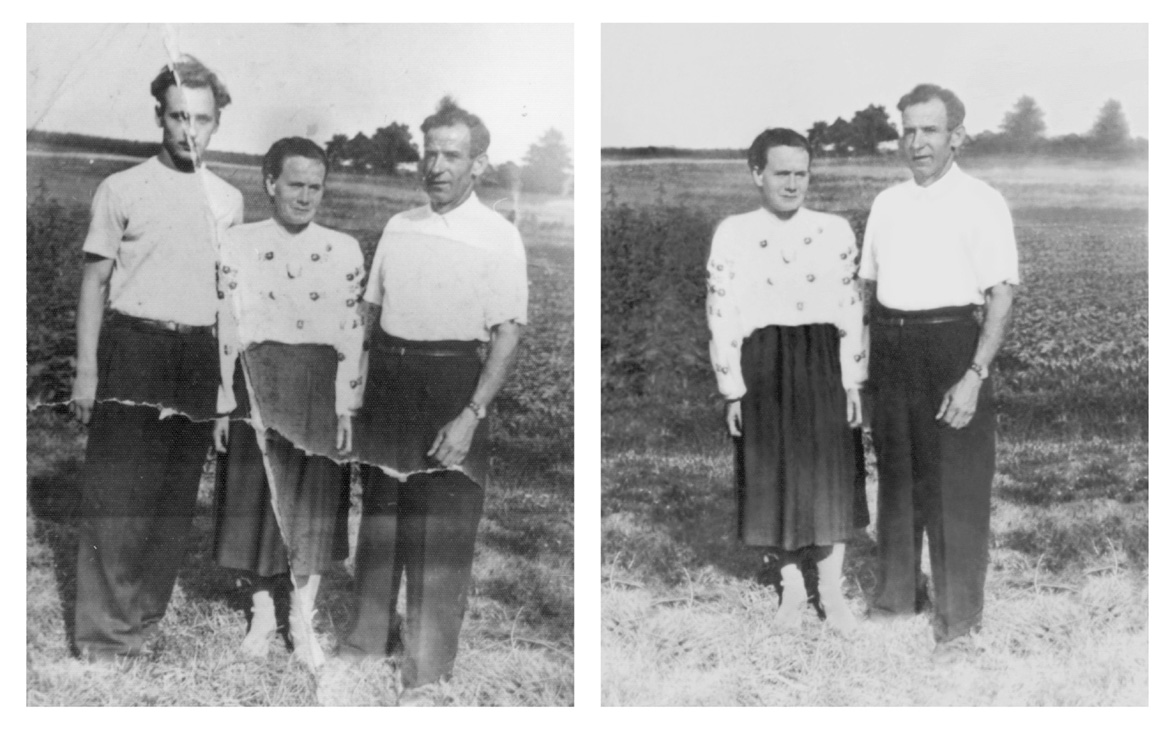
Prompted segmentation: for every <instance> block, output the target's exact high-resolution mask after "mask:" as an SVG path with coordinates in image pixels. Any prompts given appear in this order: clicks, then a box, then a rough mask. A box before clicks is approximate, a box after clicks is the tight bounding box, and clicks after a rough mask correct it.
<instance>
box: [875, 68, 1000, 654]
mask: <svg viewBox="0 0 1174 732" xmlns="http://www.w3.org/2000/svg"><path fill="white" fill-rule="evenodd" d="M897 108H898V109H899V110H900V111H901V122H902V126H903V127H904V134H903V136H902V138H901V150H902V153H903V154H904V156H905V160H906V162H907V164H908V165H909V169H910V170H911V171H912V173H913V180H911V181H907V182H905V183H901V184H899V185H896V186H893V187H892V188H889V189H887V190H885V191H883V192H882V193H881V194H880V195H879V196H877V198H876V201H875V202H873V204H872V212H871V214H870V215H869V219H868V228H867V231H866V232H865V235H864V251H863V255H862V259H861V263H860V277H861V279H864V280H867V281H869V282H868V283H867V284H868V285H869V290H870V292H873V291H874V292H875V303H874V306H873V308H872V317H871V321H870V324H871V336H872V344H871V348H872V350H871V374H870V378H869V384H870V388H872V389H873V390H874V392H875V395H876V409H875V414H874V416H873V430H874V435H875V439H876V443H875V444H876V453H877V470H878V474H879V487H878V498H877V544H878V548H879V558H878V559H879V564H880V572H879V575H880V577H879V582H878V587H877V597H876V599H875V600H874V602H873V606H872V608H871V610H870V615H871V616H872V617H878V616H879V617H883V616H888V615H899V614H908V613H913V612H914V611H915V610H916V609H917V606H918V604H919V602H918V600H919V597H918V595H919V594H921V593H922V590H921V588H919V584H921V572H920V569H919V566H918V565H919V563H920V559H921V537H922V534H923V533H926V534H928V536H929V552H930V567H931V570H932V574H933V588H934V593H933V608H934V638H935V640H936V641H937V647H936V649H935V652H934V659H935V661H951V660H954V659H956V658H958V657H959V656H962V655H965V654H966V653H968V652H969V651H970V649H971V647H972V644H971V641H970V633H971V632H972V631H974V630H977V629H978V628H979V626H980V625H981V623H982V606H983V584H984V581H985V578H986V565H987V542H988V539H989V537H990V516H991V482H992V480H993V479H994V473H995V414H994V406H993V403H992V402H993V399H992V394H991V385H990V382H989V381H987V376H988V374H989V369H990V366H991V363H992V362H993V361H994V358H995V354H996V353H997V352H998V350H999V345H1000V344H1001V343H1002V341H1003V335H1004V333H1005V331H1006V328H1007V324H1008V323H1009V322H1010V316H1011V301H1012V296H1013V288H1014V286H1015V285H1017V284H1019V265H1018V258H1017V253H1016V246H1015V232H1014V229H1013V227H1012V225H1011V213H1010V211H1009V210H1008V208H1007V204H1006V202H1005V201H1004V200H1003V197H1002V196H1001V195H999V193H998V192H997V191H995V190H994V189H993V188H991V187H990V186H988V185H987V184H986V183H983V182H982V181H980V180H977V179H976V178H972V177H970V176H969V175H967V174H966V173H964V172H962V170H960V169H959V168H958V164H957V163H956V162H955V160H954V158H955V155H956V154H957V151H958V147H959V146H960V145H961V144H962V141H963V140H964V139H965V138H966V130H965V128H964V127H963V126H962V123H963V120H964V118H965V115H966V108H965V107H964V106H963V105H962V102H961V100H959V99H958V97H957V96H956V95H955V94H954V93H953V92H951V91H950V90H948V89H943V88H941V87H939V86H935V85H933V84H922V85H919V86H917V87H916V88H914V89H913V90H912V91H911V92H909V93H908V94H906V95H905V96H904V97H902V98H901V100H900V102H899V103H898V104H897ZM976 316H981V317H976ZM980 322H981V324H980Z"/></svg>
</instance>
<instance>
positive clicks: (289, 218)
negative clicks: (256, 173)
mask: <svg viewBox="0 0 1174 732" xmlns="http://www.w3.org/2000/svg"><path fill="white" fill-rule="evenodd" d="M265 190H266V191H268V193H269V197H270V198H272V199H273V218H275V219H277V223H279V224H281V225H282V226H284V227H285V228H287V229H295V230H296V229H302V228H305V226H306V225H307V224H309V223H310V222H311V221H313V220H314V214H316V213H317V212H318V204H320V203H322V193H323V192H324V191H325V190H326V166H325V165H323V164H322V161H321V160H315V159H314V158H303V157H300V156H298V157H288V158H286V159H285V162H284V163H282V166H281V175H279V176H277V178H272V177H270V178H266V179H265Z"/></svg>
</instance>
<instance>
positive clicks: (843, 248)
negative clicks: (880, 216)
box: [836, 219, 868, 390]
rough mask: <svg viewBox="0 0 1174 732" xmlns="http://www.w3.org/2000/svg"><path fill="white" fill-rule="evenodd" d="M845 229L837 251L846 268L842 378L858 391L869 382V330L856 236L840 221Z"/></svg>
mask: <svg viewBox="0 0 1174 732" xmlns="http://www.w3.org/2000/svg"><path fill="white" fill-rule="evenodd" d="M840 222H841V225H842V229H841V231H840V232H839V235H838V237H837V245H836V249H837V251H838V252H839V255H838V256H839V258H840V259H839V261H840V262H841V264H842V266H843V274H842V277H841V278H840V288H841V291H840V297H839V298H838V303H837V304H838V306H839V307H838V314H837V326H838V327H839V331H840V377H841V379H842V381H843V385H844V389H845V390H847V389H859V388H860V387H861V386H862V385H863V384H864V382H865V381H866V380H867V379H868V328H867V326H866V325H865V324H864V301H863V298H861V296H860V283H859V280H858V279H857V276H856V275H857V266H856V234H855V233H854V232H853V231H852V227H851V226H850V225H849V224H848V222H847V221H844V220H843V219H840Z"/></svg>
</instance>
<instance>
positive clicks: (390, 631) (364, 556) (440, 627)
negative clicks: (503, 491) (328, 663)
mask: <svg viewBox="0 0 1174 732" xmlns="http://www.w3.org/2000/svg"><path fill="white" fill-rule="evenodd" d="M484 500H485V490H484V489H483V488H482V487H481V486H480V485H478V484H477V483H475V482H473V481H472V480H470V479H469V478H468V477H467V476H465V475H464V474H463V473H460V472H457V471H442V472H435V473H417V474H414V475H412V476H411V477H410V478H409V479H408V480H407V481H406V482H402V483H401V482H400V481H397V480H395V479H393V478H389V477H387V476H385V475H384V474H383V473H382V472H380V471H379V470H378V469H370V470H369V471H366V472H365V473H364V483H363V519H362V523H361V524H360V528H359V540H358V546H357V547H356V550H355V583H356V591H357V594H358V596H359V606H358V609H357V613H356V618H355V623H354V627H353V628H352V630H351V632H350V634H349V636H348V637H347V639H346V641H345V643H344V647H343V648H342V649H341V650H340V652H341V653H343V654H344V655H351V656H355V655H374V656H382V655H385V654H387V653H388V652H389V651H390V650H391V646H392V645H393V643H394V641H395V632H396V628H395V619H396V602H397V599H398V596H399V585H400V579H401V577H402V578H404V579H405V580H406V582H407V598H406V600H407V602H406V605H407V617H406V619H405V625H404V628H403V629H402V641H403V646H404V663H403V667H402V674H401V675H402V678H403V683H404V686H405V687H408V688H410V687H414V686H421V685H423V684H428V683H432V682H434V681H437V680H440V679H442V678H445V677H447V676H449V675H450V674H451V673H452V669H453V663H454V661H455V660H456V655H457V641H458V638H459V636H460V631H461V623H462V621H463V620H464V616H465V606H466V600H467V593H468V588H469V580H470V577H471V575H472V568H473V547H474V540H475V539H476V536H477V524H478V522H479V521H480V520H481V510H482V506H483V504H484Z"/></svg>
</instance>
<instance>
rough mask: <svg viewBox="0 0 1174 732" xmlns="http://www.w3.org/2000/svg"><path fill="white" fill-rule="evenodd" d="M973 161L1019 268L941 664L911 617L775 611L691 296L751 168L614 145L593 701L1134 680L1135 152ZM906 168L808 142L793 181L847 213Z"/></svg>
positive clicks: (1010, 693)
mask: <svg viewBox="0 0 1174 732" xmlns="http://www.w3.org/2000/svg"><path fill="white" fill-rule="evenodd" d="M963 167H965V168H966V169H967V170H969V171H970V172H972V173H973V174H975V175H976V176H978V177H979V178H982V179H984V180H987V181H988V182H990V183H991V184H992V185H994V186H995V187H996V188H998V189H999V190H1000V191H1001V192H1002V193H1003V194H1004V196H1005V197H1006V198H1007V200H1008V203H1009V204H1010V206H1011V208H1012V213H1013V217H1014V220H1015V225H1016V236H1017V239H1018V242H1019V253H1020V266H1021V276H1022V281H1023V285H1022V286H1021V287H1020V288H1019V289H1018V291H1017V293H1016V304H1015V316H1014V324H1013V326H1012V331H1011V334H1010V336H1009V338H1008V341H1007V343H1006V344H1005V346H1004V348H1003V350H1002V352H1001V353H1000V355H999V358H998V360H997V362H996V366H997V373H996V375H995V377H994V378H995V379H996V384H995V385H996V398H997V404H998V411H999V443H998V457H997V460H998V472H997V475H996V477H995V485H994V495H995V498H994V506H993V517H992V543H991V561H990V569H989V572H988V577H987V595H986V610H985V616H984V628H983V632H982V633H981V634H980V635H979V645H980V648H981V650H982V652H981V653H980V654H979V655H978V656H977V657H976V658H975V659H973V660H971V661H968V662H964V663H963V664H961V665H959V666H955V667H953V668H950V669H941V668H936V667H934V666H933V665H931V664H930V663H929V652H930V650H931V648H932V645H933V641H932V634H931V630H930V626H929V621H928V618H927V617H926V616H917V617H915V618H910V619H907V620H902V621H898V622H896V623H893V624H891V625H876V624H870V623H863V624H862V628H861V630H860V632H859V633H858V635H857V636H856V637H855V638H852V639H850V640H845V639H842V638H839V637H837V636H835V635H833V634H830V633H828V632H827V631H826V630H825V628H824V627H823V624H822V623H821V622H819V620H818V618H817V616H816V612H815V610H814V609H811V608H809V609H808V614H807V616H806V617H805V618H804V623H803V627H802V629H801V631H800V632H799V633H797V634H794V635H791V636H787V637H780V636H775V635H770V634H769V632H768V630H769V620H770V617H771V615H772V614H773V610H774V607H775V596H774V593H773V591H772V590H770V589H767V588H763V587H761V586H758V585H757V584H755V582H754V579H753V578H754V574H755V570H756V567H757V563H758V561H759V557H758V555H757V554H756V553H754V552H753V551H751V550H747V549H744V548H741V547H739V546H738V545H737V543H736V541H735V539H734V495H733V490H732V486H733V460H732V447H731V445H730V443H729V440H728V438H726V437H725V436H724V428H723V425H722V421H721V408H720V404H721V402H720V397H718V395H717V393H716V388H715V386H714V384H713V377H712V374H711V373H710V371H709V367H708V356H707V350H706V343H707V339H708V335H707V331H706V326H705V318H704V297H705V270H704V262H705V257H706V255H707V252H708V247H709V238H710V236H711V235H712V232H713V228H714V226H715V225H716V223H717V222H718V221H719V220H720V219H721V218H722V217H724V216H727V215H730V214H732V213H737V212H741V211H747V210H750V209H752V208H755V207H757V205H758V198H757V191H756V190H755V189H754V187H753V185H752V183H751V181H750V178H749V175H748V173H747V171H746V167H745V164H744V163H739V162H713V163H710V162H672V161H665V162H655V163H620V164H606V163H605V164H604V166H603V170H602V179H603V192H604V202H605V209H604V212H603V234H602V236H603V242H602V243H603V273H602V287H603V291H602V303H603V308H604V311H603V320H602V331H603V333H602V338H603V340H602V357H603V362H604V363H603V369H604V384H603V390H604V393H603V416H602V429H603V496H602V506H603V517H602V521H603V525H602V537H603V546H602V551H601V563H602V578H603V586H602V593H603V598H602V613H603V618H602V634H603V658H602V665H603V667H604V669H606V673H605V675H604V683H603V690H602V698H603V703H604V704H605V705H661V704H666V705H677V704H694V705H725V704H732V705H881V706H884V705H1139V704H1146V703H1148V698H1149V696H1148V692H1149V677H1148V650H1147V649H1148V638H1149V615H1148V597H1149V591H1148V578H1149V541H1148V509H1149V500H1148V498H1149V477H1148V436H1149V435H1148V433H1149V427H1148V399H1147V385H1148V316H1147V302H1148V293H1147V257H1148V254H1147V247H1148V234H1147V218H1148V188H1147V173H1148V171H1147V169H1146V168H1144V167H1134V168H1117V167H1111V166H1100V165H1095V164H1088V163H1085V164H1072V165H1065V164H1056V163H1042V162H1036V163H1029V164H1016V163H1014V162H1009V161H975V162H974V163H970V162H968V161H963ZM906 176H907V174H906V173H905V172H904V171H903V170H902V169H901V168H900V167H899V164H898V163H897V162H896V161H895V160H890V161H885V160H880V161H866V162H861V161H843V160H830V161H817V162H816V165H815V167H814V174H813V180H812V186H811V194H810V195H809V198H808V201H809V204H810V205H811V207H812V208H816V209H820V210H825V211H832V212H836V213H839V214H840V215H843V216H845V217H847V218H848V219H849V220H850V221H851V222H852V223H853V225H854V227H855V228H856V230H857V231H858V233H860V232H862V230H863V225H864V223H865V221H866V220H867V212H868V208H869V206H870V204H871V201H872V199H873V197H875V195H876V194H877V193H878V192H879V191H881V190H883V189H884V188H885V187H887V186H888V185H891V184H892V183H894V182H896V181H898V180H902V179H904V178H905V177H906ZM870 468H871V466H870ZM868 491H869V496H870V501H871V502H872V506H871V507H872V509H873V516H875V495H876V485H875V480H874V479H871V478H870V480H869V484H868ZM875 554H876V547H875V534H874V529H873V528H872V527H870V528H869V529H867V530H864V531H861V532H860V533H859V535H858V536H857V537H856V538H855V539H854V540H853V542H851V544H850V545H849V548H848V555H847V562H846V568H845V574H846V582H845V587H846V590H847V595H848V598H849V603H850V604H851V606H852V607H853V609H854V610H855V611H856V612H857V613H858V614H860V615H863V613H864V610H865V608H866V601H867V598H868V597H869V595H870V593H871V592H872V590H873V588H874V586H875V582H876V578H875V575H874V564H875ZM923 564H924V566H926V567H927V568H928V557H926V558H925V559H923Z"/></svg>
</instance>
